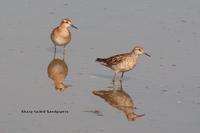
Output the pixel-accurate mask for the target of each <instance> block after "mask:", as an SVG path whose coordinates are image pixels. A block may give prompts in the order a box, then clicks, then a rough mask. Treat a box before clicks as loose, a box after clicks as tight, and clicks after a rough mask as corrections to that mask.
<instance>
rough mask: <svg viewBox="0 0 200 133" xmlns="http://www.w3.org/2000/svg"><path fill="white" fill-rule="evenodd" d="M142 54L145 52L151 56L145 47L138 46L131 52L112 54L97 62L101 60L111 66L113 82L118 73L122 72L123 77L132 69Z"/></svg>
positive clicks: (100, 60) (99, 60) (102, 63)
mask: <svg viewBox="0 0 200 133" xmlns="http://www.w3.org/2000/svg"><path fill="white" fill-rule="evenodd" d="M142 54H145V55H147V56H149V57H150V55H149V54H147V53H146V52H144V48H142V47H139V46H136V47H134V49H133V50H132V51H131V52H129V53H124V54H118V55H114V56H111V57H109V58H97V59H96V62H99V63H100V64H101V65H104V66H106V67H109V68H111V69H112V70H113V71H114V76H113V82H114V81H115V77H116V74H117V73H119V72H122V74H121V79H122V78H123V75H124V72H127V71H129V70H132V69H133V68H134V67H135V66H136V64H137V62H138V57H139V56H140V55H142Z"/></svg>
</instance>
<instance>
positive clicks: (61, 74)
mask: <svg viewBox="0 0 200 133" xmlns="http://www.w3.org/2000/svg"><path fill="white" fill-rule="evenodd" d="M55 56H56V53H54V58H53V60H52V61H51V62H50V63H49V65H48V70H47V72H48V77H49V78H50V79H52V80H53V82H54V85H55V89H56V91H58V92H63V91H64V90H65V88H67V86H66V85H64V83H63V82H64V80H65V78H66V76H67V74H68V67H67V64H66V63H65V60H64V58H63V59H59V58H57V59H55ZM63 57H64V55H63Z"/></svg>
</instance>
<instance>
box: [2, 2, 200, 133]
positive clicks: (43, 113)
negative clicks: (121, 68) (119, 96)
mask: <svg viewBox="0 0 200 133" xmlns="http://www.w3.org/2000/svg"><path fill="white" fill-rule="evenodd" d="M47 2H48V4H47ZM11 3H12V4H11ZM199 4H200V2H198V1H196V0H190V1H187V2H184V3H183V1H181V0H173V1H172V0H169V1H156V0H152V1H146V0H140V1H136V0H134V1H132V0H127V1H124V2H123V3H122V2H118V1H115V0H111V1H105V0H103V1H92V0H88V1H82V0H77V1H64V0H59V1H52V2H49V1H38V0H37V1H27V0H21V1H20V2H19V1H10V0H7V1H4V2H1V4H0V15H1V22H0V29H1V32H0V42H1V49H0V79H1V80H0V85H1V93H0V106H1V112H0V133H8V132H15V133H23V132H24V133H27V132H44V133H55V132H69V133H73V132H74V133H94V132H102V133H108V132H109V133H121V132H150V133H151V132H156V133H158V132H162V133H169V132H170V133H180V132H181V133H188V132H191V133H196V132H198V131H199V130H200V127H199V125H200V117H199V112H200V83H199V79H200V71H199V68H200V62H199V57H200V52H199V49H200V45H199V42H200V28H199V23H200V18H199V14H200V9H199ZM65 17H68V18H71V19H72V22H73V23H74V24H75V25H77V26H78V27H79V30H74V29H71V31H72V41H71V42H70V44H69V45H68V46H67V49H66V55H65V63H66V64H67V66H68V75H67V77H66V79H65V81H64V83H65V84H66V85H71V87H68V88H67V89H66V90H65V91H64V92H62V93H58V92H56V90H55V88H54V85H53V82H52V80H51V79H49V78H48V74H47V67H48V65H49V63H50V62H51V60H52V58H53V43H52V42H51V40H50V32H51V30H52V29H53V28H54V27H55V26H57V24H58V23H59V22H60V20H61V19H62V18H65ZM135 45H140V46H143V47H144V48H145V50H146V52H148V53H149V54H151V56H152V57H151V58H148V57H145V56H142V57H141V58H140V61H139V64H138V65H137V66H136V68H135V69H134V70H133V71H130V72H128V73H125V75H124V76H125V77H124V85H123V88H124V90H125V91H126V93H127V94H129V96H130V97H131V98H132V99H133V101H134V104H135V106H136V108H137V109H136V110H135V111H136V112H137V113H139V114H145V116H143V117H141V118H138V119H137V120H135V121H131V122H130V121H128V120H127V118H126V117H125V115H124V114H123V113H122V112H121V111H119V110H117V109H116V108H113V107H112V106H110V105H109V104H107V103H105V101H103V100H102V99H100V98H98V97H96V96H95V95H93V94H92V92H93V91H94V90H101V89H105V88H108V86H111V80H112V76H113V72H112V71H111V70H109V69H107V68H105V67H103V66H100V65H99V64H98V63H95V58H97V57H108V56H111V55H114V54H119V53H124V52H129V51H131V50H132V48H133V47H134V46H135ZM57 53H58V56H60V57H62V49H58V51H57ZM22 110H25V111H27V112H26V113H24V112H23V111H22ZM47 110H49V111H52V112H51V113H47ZM95 110H98V111H100V112H101V113H102V115H100V116H99V115H98V114H96V113H93V112H95ZM31 111H33V112H32V113H30V112H31ZM34 111H35V112H34ZM56 111H63V113H58V112H56ZM87 111H88V112H87Z"/></svg>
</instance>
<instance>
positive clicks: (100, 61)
mask: <svg viewBox="0 0 200 133" xmlns="http://www.w3.org/2000/svg"><path fill="white" fill-rule="evenodd" d="M96 62H98V63H100V64H101V65H104V66H106V65H107V63H106V59H104V58H97V59H96Z"/></svg>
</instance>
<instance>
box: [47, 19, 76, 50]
mask: <svg viewBox="0 0 200 133" xmlns="http://www.w3.org/2000/svg"><path fill="white" fill-rule="evenodd" d="M69 27H73V28H75V29H78V28H77V27H76V26H75V25H73V24H72V22H71V20H70V19H68V18H65V19H63V20H62V21H61V22H60V25H59V26H58V27H56V28H54V29H53V31H52V32H51V40H52V41H53V43H54V45H55V51H56V46H62V47H63V48H65V46H66V45H67V44H68V43H69V42H70V41H71V32H70V30H69ZM63 53H64V52H63Z"/></svg>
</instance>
